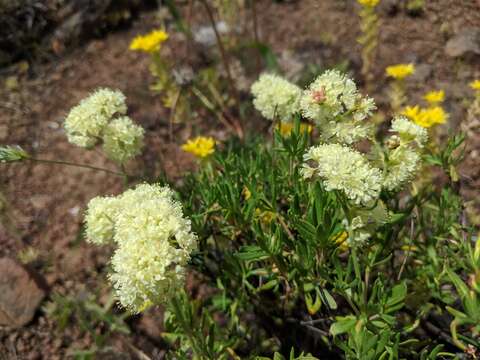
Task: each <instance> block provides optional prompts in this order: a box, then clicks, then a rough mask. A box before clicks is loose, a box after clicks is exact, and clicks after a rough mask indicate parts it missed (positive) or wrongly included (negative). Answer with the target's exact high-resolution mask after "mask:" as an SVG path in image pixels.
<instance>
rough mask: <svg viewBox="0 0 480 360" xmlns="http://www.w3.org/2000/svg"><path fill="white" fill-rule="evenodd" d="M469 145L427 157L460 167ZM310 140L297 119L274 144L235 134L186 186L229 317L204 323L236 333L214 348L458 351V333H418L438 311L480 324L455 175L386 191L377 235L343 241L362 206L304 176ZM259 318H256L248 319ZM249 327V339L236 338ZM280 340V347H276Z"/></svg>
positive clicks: (453, 143) (400, 354) (406, 354)
mask: <svg viewBox="0 0 480 360" xmlns="http://www.w3.org/2000/svg"><path fill="white" fill-rule="evenodd" d="M461 143H462V141H461V137H454V138H452V139H451V140H450V141H449V142H448V144H446V147H445V149H444V150H441V151H440V152H439V153H438V154H437V155H429V163H430V164H433V165H435V166H438V167H440V168H441V169H443V170H444V171H447V172H448V173H451V169H452V168H454V167H455V165H456V164H458V159H459V156H461V155H459V154H458V151H456V150H455V149H457V148H459V146H460V144H461ZM309 146H310V139H309V136H308V134H306V133H300V124H299V121H297V122H296V125H295V129H294V131H293V132H292V134H291V135H290V136H286V137H282V136H281V135H280V134H279V133H278V132H275V134H274V139H273V142H272V144H271V145H269V144H265V143H264V141H263V140H261V139H251V140H249V141H247V142H246V143H245V144H241V143H239V142H237V141H231V142H229V143H226V144H225V148H224V150H223V151H221V152H217V153H215V155H214V156H213V158H211V159H210V161H209V162H207V163H205V164H204V165H203V166H202V168H201V169H200V170H199V172H198V173H195V174H192V175H190V176H189V177H187V179H186V181H185V185H184V187H183V188H182V189H181V191H180V193H181V194H183V196H184V198H183V202H184V204H185V211H186V213H187V215H188V216H189V217H190V218H191V219H192V226H193V229H194V230H195V232H197V234H198V235H199V238H200V250H199V252H198V253H197V254H196V255H195V256H194V259H193V261H192V266H194V267H195V268H197V269H198V270H199V271H201V272H202V273H203V274H205V275H206V276H208V278H209V279H210V281H209V282H208V283H209V286H212V287H216V288H217V290H219V291H220V292H221V294H222V295H221V296H216V297H215V299H214V300H213V301H211V302H210V303H209V305H207V306H206V307H204V309H205V310H206V309H209V310H208V311H209V312H211V311H218V312H220V313H222V316H224V317H226V319H228V320H225V321H226V322H227V323H228V324H229V325H228V326H220V327H218V322H217V325H215V326H214V329H215V330H210V331H204V332H203V334H209V333H211V332H212V331H213V332H214V333H215V334H216V335H215V339H221V338H222V335H217V332H219V333H221V332H224V333H225V334H224V335H223V339H229V340H230V342H228V346H227V345H225V343H223V345H221V342H222V341H225V340H218V341H219V343H218V344H215V346H214V347H213V349H216V350H215V351H219V352H221V350H222V349H223V351H224V354H227V353H228V352H226V350H225V349H227V347H228V348H230V349H231V351H235V353H236V354H238V355H239V356H241V358H249V357H251V356H253V355H252V349H255V350H254V352H257V353H258V354H259V355H261V356H273V358H274V359H277V358H278V359H280V358H283V356H284V355H287V354H290V350H291V349H293V348H295V349H299V350H303V351H306V352H311V353H312V354H313V355H314V356H320V355H322V354H336V355H332V356H342V357H344V358H346V359H396V358H409V359H434V358H437V357H438V356H440V355H439V354H441V356H447V357H451V356H453V353H451V350H453V349H454V346H457V347H459V348H460V346H459V345H460V344H459V343H456V339H458V338H459V337H458V336H455V334H454V333H452V335H453V336H452V337H453V340H452V341H451V342H450V343H448V342H447V343H445V342H442V341H441V340H436V341H435V342H430V343H425V342H424V341H423V340H422V338H421V336H419V334H420V333H421V332H418V331H419V330H420V329H422V331H425V329H427V330H428V325H425V323H427V322H430V321H432V320H431V315H430V314H431V313H432V312H435V313H437V312H438V311H440V313H441V314H443V315H442V316H443V317H444V318H445V319H450V320H449V321H450V322H452V321H453V325H454V327H453V328H452V330H456V327H455V326H460V325H462V329H464V328H465V327H468V324H478V322H476V321H477V317H478V311H477V310H478V294H476V295H474V293H473V292H472V291H473V290H469V289H470V288H471V286H469V285H468V284H464V283H463V282H462V281H461V280H460V278H459V277H458V275H454V274H458V273H462V272H463V271H465V270H464V269H465V268H466V266H465V265H464V264H465V262H466V260H467V258H471V259H473V258H474V257H473V255H471V254H473V252H474V251H473V250H471V249H470V250H468V249H469V246H470V245H468V244H470V241H471V240H470V239H471V232H470V230H469V229H467V228H465V227H464V226H463V225H462V224H459V222H458V219H459V218H460V217H461V214H462V209H463V208H462V201H461V199H460V197H459V195H458V194H457V193H456V189H455V183H454V182H450V186H446V187H444V188H443V189H442V190H441V191H437V190H435V188H434V187H433V186H432V185H428V186H427V187H425V188H421V189H419V190H418V191H417V192H416V193H415V194H414V195H413V196H411V197H407V198H404V199H403V200H402V202H400V201H399V199H398V198H397V195H395V194H382V201H383V202H384V204H385V205H386V207H387V208H388V209H389V214H390V215H389V217H388V221H387V222H386V223H385V224H384V225H383V226H381V227H380V228H378V229H377V231H376V232H375V234H374V235H373V237H372V239H371V240H370V241H369V242H368V244H366V245H365V246H361V247H350V248H349V249H348V250H347V249H346V248H345V247H342V246H340V245H339V243H338V242H337V241H336V239H338V238H339V237H341V235H342V233H343V232H345V231H346V230H347V229H346V228H345V225H344V223H343V222H342V220H343V219H344V218H345V216H347V215H348V214H349V212H351V211H356V210H355V209H352V208H351V205H349V203H348V202H347V201H346V199H345V197H344V195H343V194H342V193H340V192H337V191H326V190H325V189H324V188H323V185H322V184H321V183H320V182H311V183H309V182H306V181H305V180H304V179H303V178H302V176H301V174H300V173H299V169H300V167H301V163H302V155H303V154H304V153H305V151H306V149H307V148H308V147H309ZM193 189H194V191H193ZM477 252H478V250H477ZM447 266H448V267H447ZM450 269H451V270H450ZM452 274H453V275H452ZM477 281H478V280H477ZM451 282H453V283H454V285H455V287H456V288H457V291H458V293H459V295H460V298H461V300H462V309H463V310H458V309H457V307H456V306H455V308H456V309H457V310H455V309H454V307H452V306H453V304H455V299H457V297H456V295H455V294H454V293H452V292H451V291H450V290H448V288H446V287H445V284H447V283H451ZM477 286H478V285H477ZM213 304H217V305H219V304H221V306H213ZM446 304H449V305H448V307H447V306H446ZM213 309H214V310H213ZM476 311H477V312H476ZM450 314H452V315H453V318H451V317H450ZM252 316H254V318H255V321H254V323H253V324H252V322H251V321H250V320H247V319H249V318H251V317H252ZM203 317H205V314H202V315H201V316H200V318H203ZM467 319H468V321H467ZM469 321H470V322H469ZM475 322H476V323H475ZM207 323H208V321H207ZM210 325H211V324H210ZM202 326H203V327H204V326H205V325H202ZM202 326H200V327H198V326H197V327H195V328H202ZM425 326H427V327H425ZM254 327H255V328H256V330H255V331H253V330H252V329H253V328H254ZM243 332H246V333H249V334H250V336H249V337H248V339H247V340H246V341H235V340H234V339H243V338H242V336H241V334H242V333H243ZM226 334H230V335H226ZM265 334H272V335H273V337H272V339H271V340H270V342H269V344H270V348H265V347H262V345H261V344H262V338H261V337H262V336H265ZM463 334H465V333H462V339H463V340H464V341H465V342H467V343H468V344H472V345H474V346H477V344H478V340H475V339H477V338H478V329H476V328H474V329H473V330H472V333H471V335H470V336H469V337H468V340H465V339H466V338H465V335H463ZM272 340H273V343H277V344H278V345H279V347H280V348H279V351H278V352H277V353H275V351H274V350H273V349H274V348H273V347H272V344H273V343H272V342H271V341H272ZM312 343H314V344H316V345H315V346H312ZM192 346H193V345H190V348H191V347H192ZM445 347H446V348H447V349H449V351H443V349H444V348H445ZM246 349H249V350H248V352H245V351H246ZM210 351H213V350H210ZM341 353H343V355H340V354H341ZM280 354H282V355H280ZM216 356H217V358H222V357H221V355H219V354H217V355H216ZM224 356H227V355H224ZM292 356H293V355H291V358H295V357H292ZM302 356H304V355H301V356H300V358H310V357H308V356H307V357H305V356H304V357H302ZM263 358H265V357H263ZM263 358H262V357H259V359H263Z"/></svg>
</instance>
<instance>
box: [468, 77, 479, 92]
mask: <svg viewBox="0 0 480 360" xmlns="http://www.w3.org/2000/svg"><path fill="white" fill-rule="evenodd" d="M469 85H470V87H471V88H472V89H473V90H476V91H480V80H479V79H477V80H474V81H472V82H471V83H470V84H469Z"/></svg>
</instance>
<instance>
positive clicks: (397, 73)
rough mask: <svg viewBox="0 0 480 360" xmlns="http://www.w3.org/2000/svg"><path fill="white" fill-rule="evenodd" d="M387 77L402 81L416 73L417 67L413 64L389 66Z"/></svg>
mask: <svg viewBox="0 0 480 360" xmlns="http://www.w3.org/2000/svg"><path fill="white" fill-rule="evenodd" d="M385 72H386V74H387V76H389V77H392V78H394V79H398V80H402V79H404V78H406V77H407V76H410V75H412V74H413V73H414V72H415V65H413V64H398V65H392V66H388V67H387V69H386V70H385Z"/></svg>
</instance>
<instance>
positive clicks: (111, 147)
mask: <svg viewBox="0 0 480 360" xmlns="http://www.w3.org/2000/svg"><path fill="white" fill-rule="evenodd" d="M143 133H144V130H143V128H142V127H140V126H138V125H135V124H134V123H133V121H132V119H130V118H129V117H128V116H122V117H120V118H117V119H114V120H112V122H110V123H109V124H108V125H107V126H106V127H105V131H104V135H103V150H104V151H105V154H106V155H107V156H108V157H109V158H110V159H112V160H114V161H116V162H118V163H124V162H126V161H127V160H129V159H131V158H133V157H135V156H137V155H139V154H140V153H141V151H142V147H143Z"/></svg>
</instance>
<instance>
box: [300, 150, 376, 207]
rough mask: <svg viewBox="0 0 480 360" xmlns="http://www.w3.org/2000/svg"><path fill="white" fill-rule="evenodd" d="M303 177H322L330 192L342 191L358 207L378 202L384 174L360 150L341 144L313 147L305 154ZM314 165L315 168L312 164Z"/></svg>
mask: <svg viewBox="0 0 480 360" xmlns="http://www.w3.org/2000/svg"><path fill="white" fill-rule="evenodd" d="M304 161H305V164H304V167H303V169H302V173H303V176H304V177H305V178H310V177H312V176H318V177H319V178H321V179H322V180H323V181H324V183H325V187H326V190H327V191H330V190H340V191H343V192H344V193H345V195H346V196H347V198H349V199H350V200H351V201H353V202H354V203H355V204H356V205H360V206H361V205H367V204H370V203H371V202H372V201H375V200H376V199H377V198H378V196H379V194H380V190H381V184H382V172H381V171H380V170H379V169H377V168H374V167H372V166H370V164H369V163H368V161H367V159H366V158H365V157H364V156H363V155H362V154H360V153H359V152H358V151H356V150H353V149H351V148H349V147H345V146H342V145H340V144H324V145H319V146H314V147H311V148H310V149H309V150H308V151H307V153H306V154H305V155H304ZM312 162H313V166H311V165H309V163H312Z"/></svg>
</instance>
